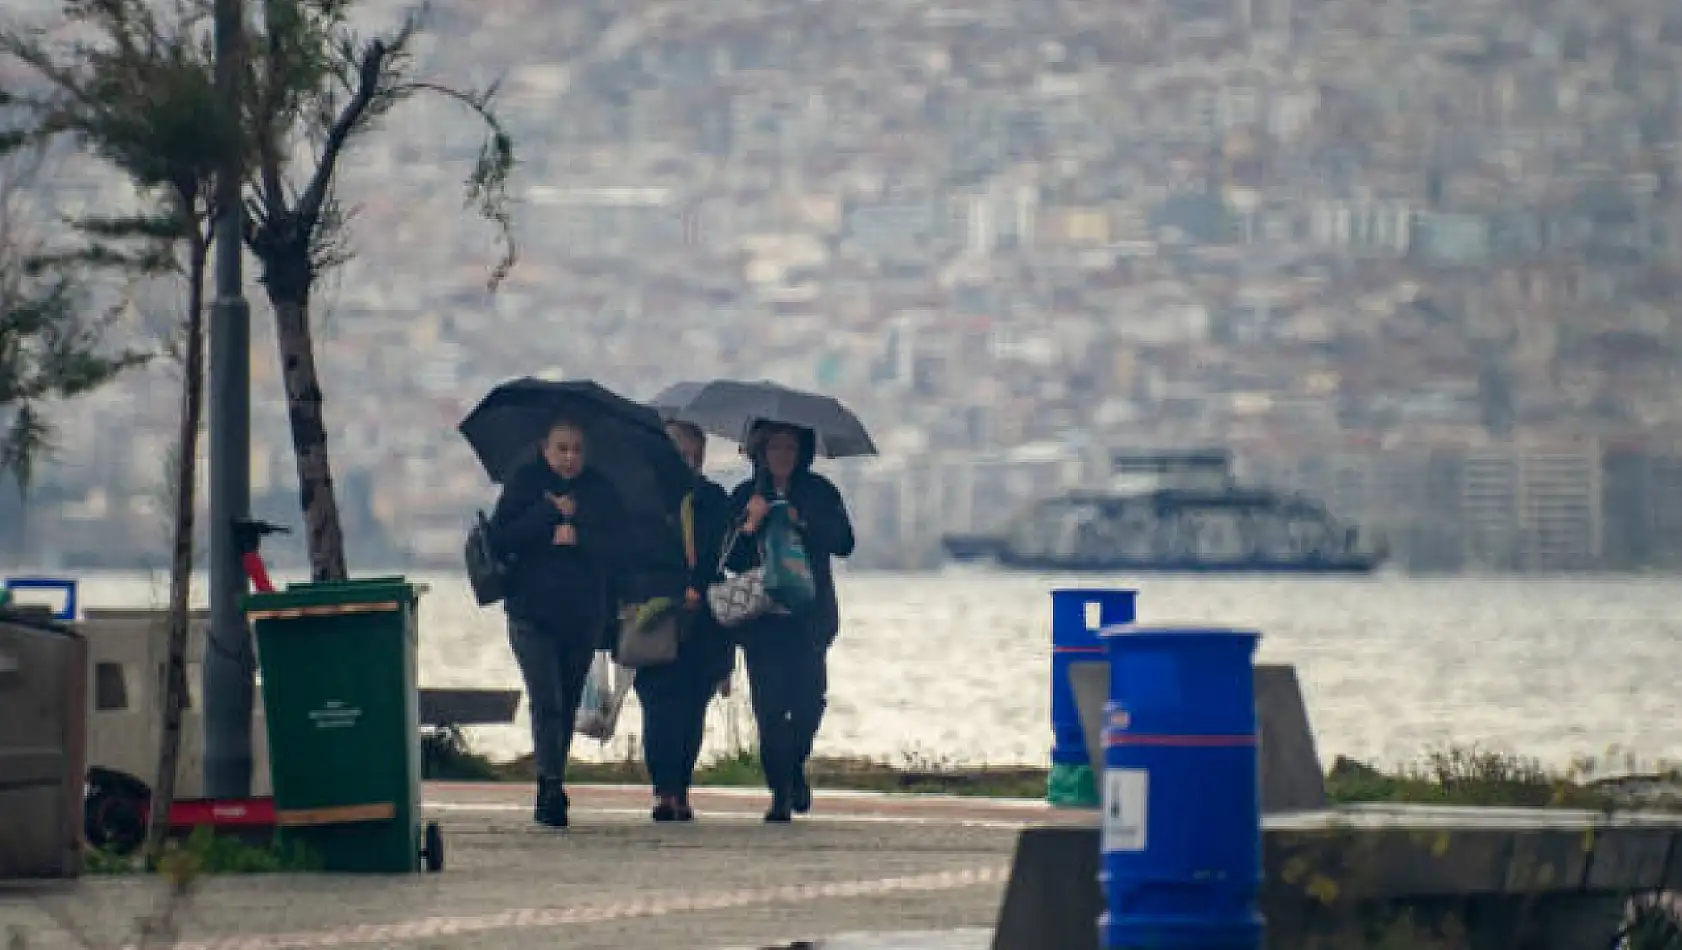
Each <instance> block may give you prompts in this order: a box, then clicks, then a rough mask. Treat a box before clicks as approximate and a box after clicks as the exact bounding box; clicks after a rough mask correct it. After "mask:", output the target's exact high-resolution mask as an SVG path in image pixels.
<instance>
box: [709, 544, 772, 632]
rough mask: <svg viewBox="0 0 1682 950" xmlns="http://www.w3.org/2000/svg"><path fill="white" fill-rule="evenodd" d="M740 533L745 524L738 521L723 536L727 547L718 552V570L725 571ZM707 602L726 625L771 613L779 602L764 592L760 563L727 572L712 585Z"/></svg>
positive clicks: (763, 573)
mask: <svg viewBox="0 0 1682 950" xmlns="http://www.w3.org/2000/svg"><path fill="white" fill-rule="evenodd" d="M741 534H742V528H741V526H740V525H737V526H736V527H735V528H733V529H732V530H731V532H730V535H729V536H728V537H727V538H725V539H724V549H723V550H722V551H720V552H719V555H718V570H719V573H721V574H722V573H725V571H724V565H725V563H726V562H727V561H729V560H730V552H731V551H732V550H734V549H735V547H736V541H737V540H738V539H739V538H740V537H741ZM707 606H708V607H709V608H711V610H712V613H713V619H714V620H717V621H718V623H719V625H720V626H723V627H739V626H741V625H742V624H744V623H747V622H748V621H750V620H755V619H757V618H759V617H763V616H765V615H766V614H767V613H770V612H771V610H772V608H773V607H775V606H776V605H775V604H773V603H772V602H771V597H770V595H768V594H767V593H766V592H765V568H764V567H763V566H760V567H754V568H750V569H748V570H745V571H743V572H741V573H740V574H727V575H726V576H725V579H724V580H722V581H719V582H718V583H716V584H712V585H709V586H708V587H707Z"/></svg>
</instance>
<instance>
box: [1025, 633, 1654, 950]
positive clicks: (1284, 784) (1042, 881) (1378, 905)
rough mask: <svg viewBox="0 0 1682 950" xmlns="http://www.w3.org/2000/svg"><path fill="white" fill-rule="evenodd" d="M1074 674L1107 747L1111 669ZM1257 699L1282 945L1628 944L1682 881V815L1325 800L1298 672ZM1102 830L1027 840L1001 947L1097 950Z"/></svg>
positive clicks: (1269, 911)
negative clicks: (1629, 928) (1629, 935)
mask: <svg viewBox="0 0 1682 950" xmlns="http://www.w3.org/2000/svg"><path fill="white" fill-rule="evenodd" d="M1070 680H1071V683H1072V684H1073V686H1074V690H1075V693H1076V696H1077V701H1078V703H1079V705H1080V713H1081V717H1082V724H1083V728H1084V729H1085V731H1086V732H1087V734H1088V742H1089V743H1091V742H1092V737H1093V736H1099V737H1101V736H1102V723H1103V715H1104V713H1103V709H1104V703H1105V702H1107V700H1108V680H1109V671H1108V668H1107V664H1104V663H1088V664H1081V665H1080V667H1079V668H1072V669H1071V670H1070ZM1256 704H1257V717H1258V723H1257V725H1258V730H1259V731H1260V732H1261V780H1262V790H1261V795H1262V800H1263V804H1264V812H1265V814H1264V817H1263V833H1262V853H1263V872H1264V881H1263V886H1262V892H1261V905H1262V913H1263V916H1264V917H1265V918H1266V920H1267V935H1266V945H1267V947H1268V948H1269V950H1321V948H1324V950H1331V948H1338V950H1342V948H1347V947H1352V946H1355V947H1359V946H1408V947H1418V948H1422V950H1424V948H1430V950H1435V948H1450V947H1452V948H1455V950H1580V948H1583V947H1595V946H1601V947H1605V946H1612V945H1613V941H1614V937H1615V936H1616V934H1617V933H1618V930H1619V927H1620V926H1621V924H1622V921H1623V916H1624V913H1625V910H1626V908H1627V907H1628V904H1629V900H1630V899H1631V898H1633V897H1635V896H1637V895H1641V894H1648V893H1653V892H1655V891H1678V890H1682V815H1676V814H1643V813H1639V812H1629V813H1619V814H1615V815H1606V814H1601V813H1598V812H1585V811H1566V810H1561V809H1541V808H1469V807H1450V806H1408V805H1351V806H1343V807H1337V808H1325V807H1316V805H1315V803H1323V802H1324V801H1325V779H1324V776H1323V775H1322V774H1321V770H1320V764H1319V756H1318V754H1317V752H1316V750H1315V747H1314V737H1313V730H1312V728H1311V727H1310V725H1309V718H1308V714H1307V710H1306V708H1305V706H1304V704H1303V701H1302V692H1301V689H1300V687H1299V686H1298V684H1297V678H1296V674H1295V671H1294V669H1292V668H1291V667H1289V666H1260V667H1257V669H1256ZM1099 741H1102V740H1101V738H1100V739H1099ZM1100 837H1101V829H1100V828H1099V815H1098V813H1097V812H1096V811H1094V812H1093V815H1092V822H1091V824H1090V825H1088V826H1068V825H1059V826H1049V825H1048V826H1042V827H1034V828H1028V829H1025V830H1023V831H1022V832H1021V833H1020V836H1019V838H1018V840H1017V846H1016V857H1015V860H1014V862H1013V864H1012V867H1011V874H1010V883H1009V884H1008V885H1007V887H1006V890H1005V897H1004V902H1003V904H1002V906H1001V907H1000V910H999V918H998V928H997V930H996V932H995V936H994V940H993V950H1044V948H1047V947H1056V948H1058V950H1097V947H1098V944H1099V940H1098V918H1099V915H1100V914H1101V913H1103V910H1104V902H1103V899H1102V895H1101V892H1100V890H1099V885H1098V881H1097V879H1096V874H1097V866H1098V862H1099V842H1100ZM1051 936H1054V937H1055V939H1054V940H1052V939H1048V937H1051ZM1386 940H1387V941H1390V942H1388V943H1385V942H1383V941H1386Z"/></svg>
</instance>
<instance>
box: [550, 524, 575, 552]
mask: <svg viewBox="0 0 1682 950" xmlns="http://www.w3.org/2000/svg"><path fill="white" fill-rule="evenodd" d="M577 543H578V529H577V528H574V527H573V526H572V525H570V524H561V525H556V526H555V544H557V545H559V546H561V547H571V546H572V545H575V544H577Z"/></svg>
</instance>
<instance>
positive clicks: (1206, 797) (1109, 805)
mask: <svg viewBox="0 0 1682 950" xmlns="http://www.w3.org/2000/svg"><path fill="white" fill-rule="evenodd" d="M1102 636H1103V642H1104V645H1105V647H1106V650H1107V652H1108V655H1109V658H1110V702H1109V704H1108V706H1107V707H1106V710H1105V711H1106V716H1105V720H1106V726H1105V730H1104V783H1103V799H1104V813H1103V834H1102V842H1103V843H1102V845H1101V848H1102V852H1103V853H1102V856H1101V863H1100V867H1101V871H1100V882H1101V885H1102V888H1103V891H1104V898H1105V911H1104V915H1103V917H1102V918H1100V920H1099V924H1098V928H1099V946H1101V947H1103V948H1104V950H1258V948H1260V947H1261V942H1262V931H1263V922H1262V916H1261V912H1260V904H1259V901H1260V889H1261V880H1262V845H1261V841H1262V831H1261V790H1260V780H1259V765H1258V761H1257V744H1256V702H1255V685H1254V680H1253V672H1252V669H1253V662H1254V657H1255V650H1256V644H1257V641H1259V640H1260V634H1257V633H1254V632H1250V631H1244V630H1221V629H1173V628H1154V627H1153V628H1140V627H1132V626H1124V627H1114V628H1111V629H1108V630H1105V631H1104V632H1103V635H1102Z"/></svg>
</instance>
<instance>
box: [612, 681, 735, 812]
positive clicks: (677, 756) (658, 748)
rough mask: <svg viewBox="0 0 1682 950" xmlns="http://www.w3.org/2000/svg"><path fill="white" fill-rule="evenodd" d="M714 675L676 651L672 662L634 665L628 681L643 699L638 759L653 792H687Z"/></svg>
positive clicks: (715, 684)
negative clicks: (638, 668) (633, 675)
mask: <svg viewBox="0 0 1682 950" xmlns="http://www.w3.org/2000/svg"><path fill="white" fill-rule="evenodd" d="M718 679H719V678H718V677H717V676H716V675H714V674H713V672H712V671H711V670H709V669H707V668H706V667H704V666H703V665H702V664H700V663H696V662H693V661H692V658H690V657H686V656H684V655H683V654H679V656H678V658H677V659H676V660H675V661H673V662H671V663H662V664H661V665H659V666H645V667H643V668H642V669H640V670H637V678H636V679H635V680H634V681H633V683H632V685H633V686H634V688H635V689H636V691H637V701H638V702H640V703H641V704H642V758H643V762H644V763H646V764H647V766H648V778H649V781H650V782H651V783H652V784H653V785H654V794H656V795H659V796H661V797H663V798H664V797H668V796H670V797H676V796H682V795H686V794H688V792H689V785H690V783H691V782H692V781H693V780H694V778H695V763H696V762H697V761H699V760H700V758H701V740H702V739H703V738H704V737H705V734H706V725H707V703H708V702H709V701H710V700H711V699H712V695H713V692H714V691H715V690H716V689H717V687H718Z"/></svg>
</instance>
